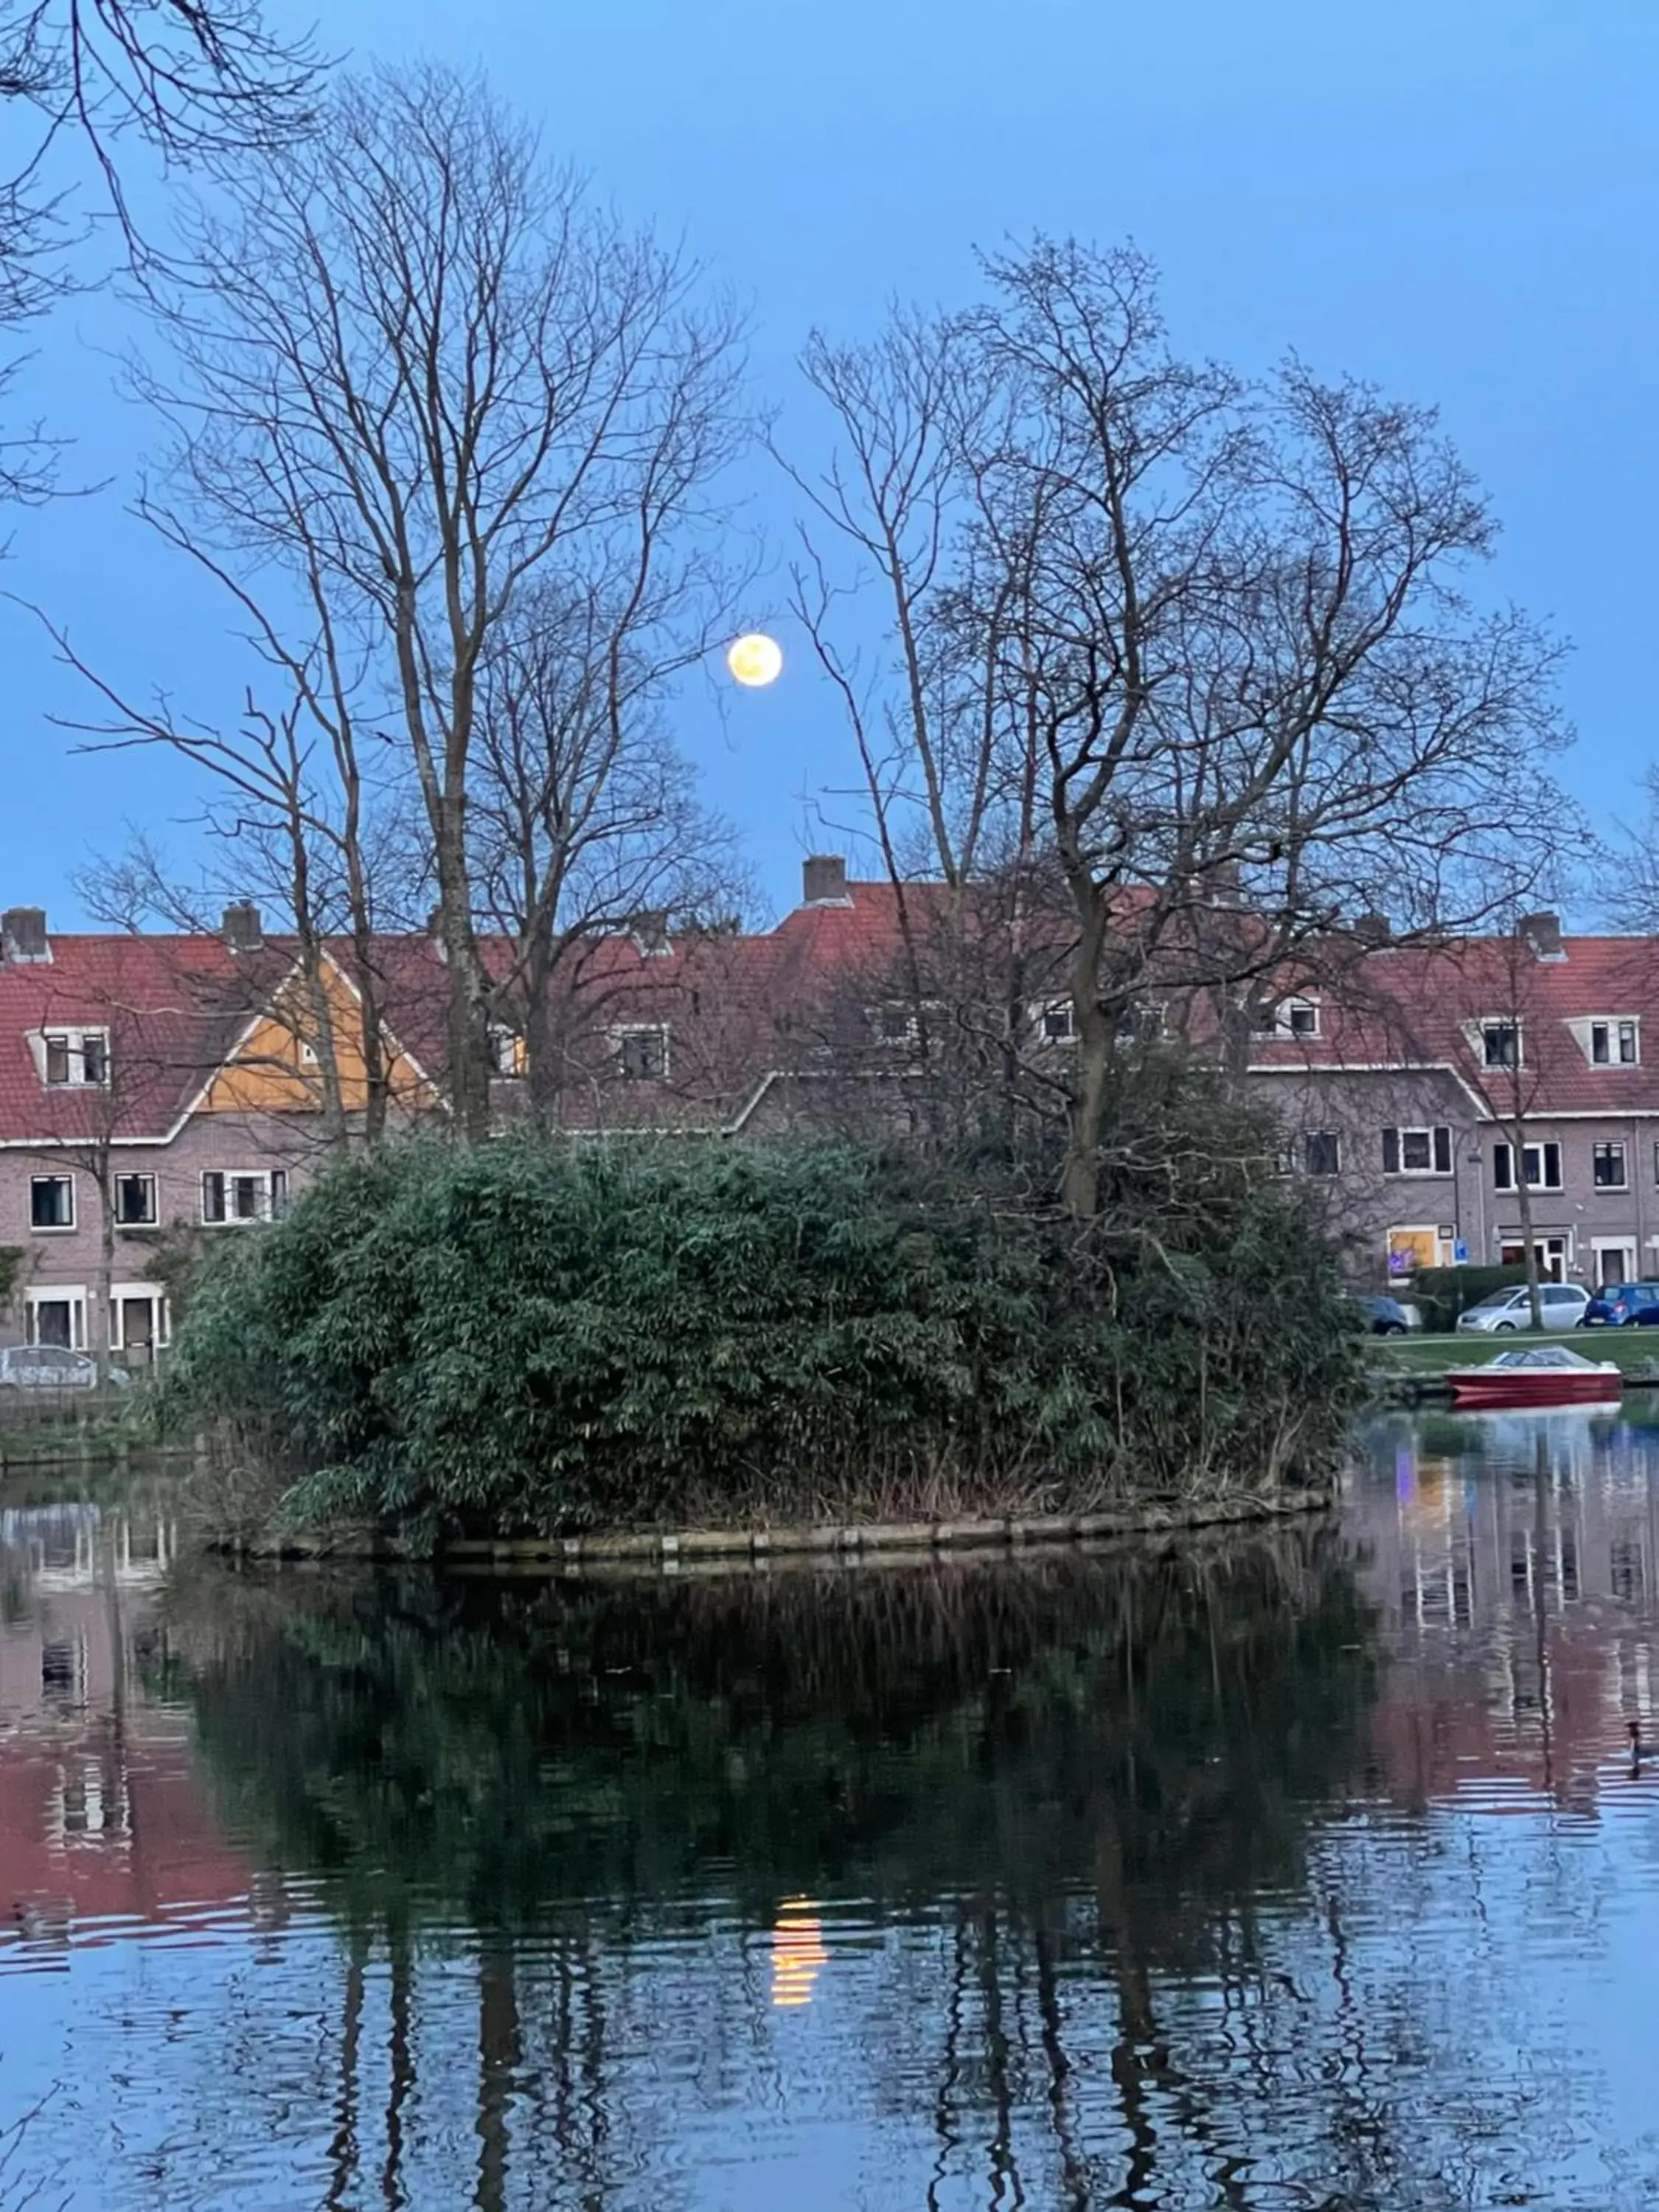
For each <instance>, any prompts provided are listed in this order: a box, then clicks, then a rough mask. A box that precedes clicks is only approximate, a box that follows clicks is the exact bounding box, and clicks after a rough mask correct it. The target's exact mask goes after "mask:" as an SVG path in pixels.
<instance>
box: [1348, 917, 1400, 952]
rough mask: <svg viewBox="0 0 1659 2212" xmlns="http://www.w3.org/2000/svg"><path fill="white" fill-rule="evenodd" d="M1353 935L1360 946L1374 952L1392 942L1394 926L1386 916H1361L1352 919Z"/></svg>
mask: <svg viewBox="0 0 1659 2212" xmlns="http://www.w3.org/2000/svg"><path fill="white" fill-rule="evenodd" d="M1353 933H1354V935H1355V936H1356V937H1357V938H1358V939H1359V942H1360V943H1361V944H1362V945H1369V946H1370V947H1371V948H1372V949H1373V950H1375V949H1376V946H1378V945H1388V944H1390V943H1391V942H1392V941H1393V939H1394V924H1393V923H1392V922H1391V921H1389V917H1388V915H1386V914H1362V915H1356V917H1355V919H1354V925H1353Z"/></svg>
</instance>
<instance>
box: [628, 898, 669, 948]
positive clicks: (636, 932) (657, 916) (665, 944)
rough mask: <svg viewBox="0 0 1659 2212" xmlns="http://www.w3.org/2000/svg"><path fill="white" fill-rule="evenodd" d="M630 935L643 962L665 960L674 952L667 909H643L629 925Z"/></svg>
mask: <svg viewBox="0 0 1659 2212" xmlns="http://www.w3.org/2000/svg"><path fill="white" fill-rule="evenodd" d="M628 933H629V936H630V937H631V938H632V939H633V940H634V947H635V951H637V952H638V954H639V956H640V957H641V960H665V959H667V958H668V957H669V955H670V954H671V952H672V951H673V950H674V947H673V945H671V943H670V941H669V936H668V913H667V909H666V908H664V907H647V908H643V909H642V910H641V912H640V913H638V914H636V915H635V916H634V918H633V920H632V921H630V922H629V925H628Z"/></svg>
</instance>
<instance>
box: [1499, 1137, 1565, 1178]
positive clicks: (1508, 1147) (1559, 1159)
mask: <svg viewBox="0 0 1659 2212" xmlns="http://www.w3.org/2000/svg"><path fill="white" fill-rule="evenodd" d="M1500 1145H1501V1146H1503V1147H1504V1151H1505V1152H1508V1154H1509V1156H1510V1180H1509V1182H1498V1146H1500ZM1552 1147H1553V1150H1554V1152H1555V1164H1556V1167H1557V1169H1558V1170H1559V1175H1558V1177H1557V1180H1556V1181H1555V1182H1534V1180H1533V1178H1532V1177H1531V1176H1529V1175H1527V1157H1526V1156H1527V1154H1528V1152H1536V1153H1537V1155H1538V1172H1539V1175H1540V1176H1542V1175H1543V1172H1544V1170H1545V1167H1546V1166H1547V1161H1546V1159H1545V1157H1544V1155H1545V1153H1546V1152H1548V1151H1549V1150H1550V1149H1551V1148H1552ZM1515 1151H1516V1148H1515V1146H1513V1145H1512V1144H1511V1143H1510V1140H1509V1139H1508V1138H1507V1137H1494V1138H1493V1139H1492V1188H1493V1189H1494V1190H1516V1189H1517V1188H1519V1185H1518V1184H1517V1183H1516V1181H1515ZM1521 1172H1522V1175H1525V1176H1527V1188H1528V1191H1529V1192H1531V1191H1539V1190H1541V1191H1559V1190H1565V1188H1566V1186H1567V1170H1566V1163H1565V1159H1564V1158H1563V1156H1562V1149H1561V1144H1560V1140H1559V1138H1555V1137H1535V1138H1534V1139H1532V1141H1531V1142H1530V1143H1528V1144H1526V1145H1523V1146H1522V1147H1521Z"/></svg>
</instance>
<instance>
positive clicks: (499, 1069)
mask: <svg viewBox="0 0 1659 2212" xmlns="http://www.w3.org/2000/svg"><path fill="white" fill-rule="evenodd" d="M525 1066H526V1061H525V1045H524V1039H523V1038H522V1037H521V1036H520V1035H519V1032H518V1031H517V1030H514V1029H509V1028H508V1027H507V1024H505V1023H504V1022H497V1023H495V1024H494V1026H493V1027H492V1028H491V1030H490V1032H489V1072H490V1073H491V1074H492V1075H500V1076H506V1077H509V1078H511V1077H513V1076H519V1075H522V1074H523V1073H524V1072H525Z"/></svg>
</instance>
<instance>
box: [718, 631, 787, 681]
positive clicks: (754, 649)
mask: <svg viewBox="0 0 1659 2212" xmlns="http://www.w3.org/2000/svg"><path fill="white" fill-rule="evenodd" d="M726 666H727V667H728V668H729V669H730V670H731V671H732V675H733V676H734V677H735V678H737V680H738V683H739V684H744V685H745V686H746V687H747V688H748V689H749V690H751V691H756V690H761V689H763V687H764V686H765V685H766V684H775V683H776V682H777V680H778V678H779V677H780V676H781V675H782V673H783V647H781V645H780V644H779V643H778V641H777V640H776V639H775V638H774V637H767V636H765V635H763V633H762V632H761V631H759V630H750V633H749V635H748V636H747V637H740V638H738V639H737V640H736V641H734V643H733V644H732V647H731V650H730V651H729V652H728V653H727V654H726Z"/></svg>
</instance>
